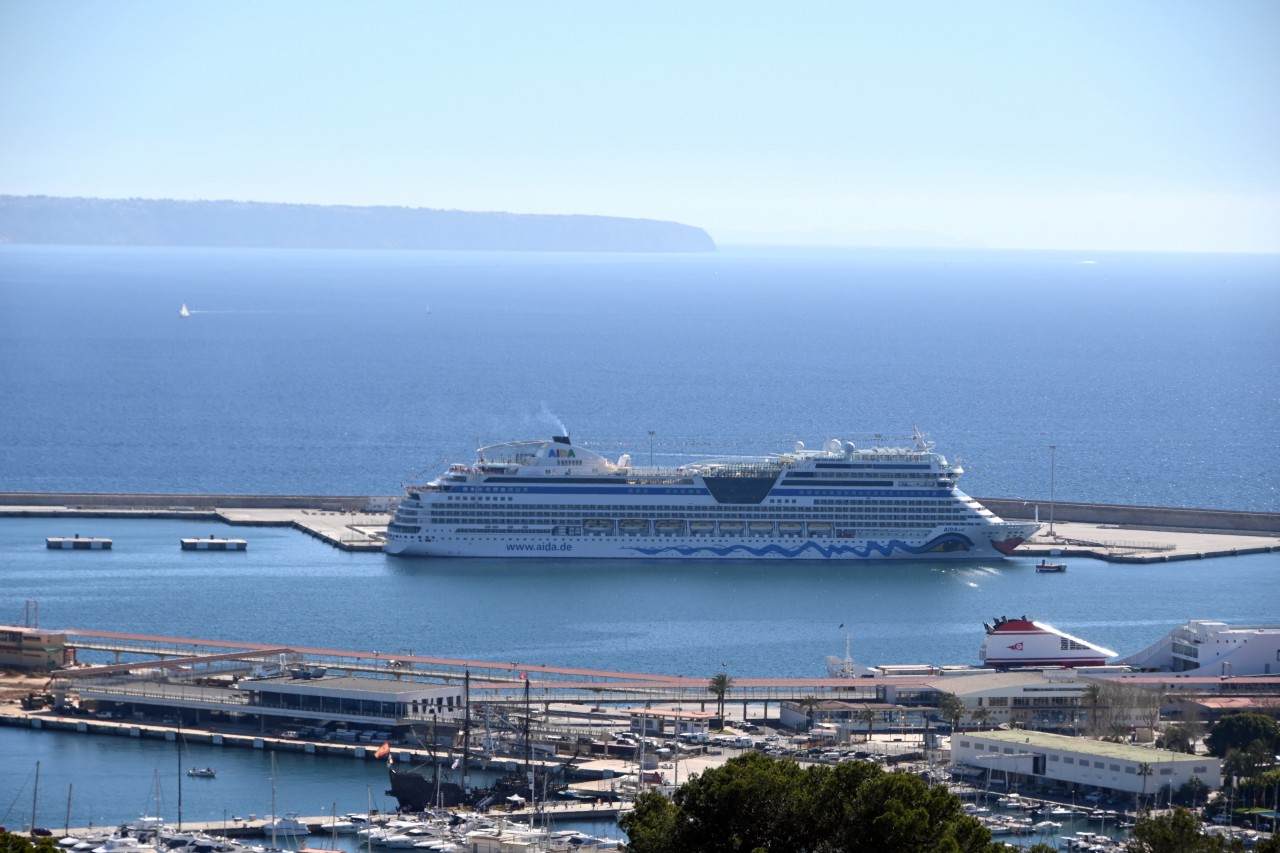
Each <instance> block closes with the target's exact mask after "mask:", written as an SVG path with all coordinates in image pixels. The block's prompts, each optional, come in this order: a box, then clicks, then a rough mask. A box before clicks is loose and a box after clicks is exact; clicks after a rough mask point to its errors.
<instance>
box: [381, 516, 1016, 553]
mask: <svg viewBox="0 0 1280 853" xmlns="http://www.w3.org/2000/svg"><path fill="white" fill-rule="evenodd" d="M1037 529H1038V526H1037V525H1035V524H1027V525H1019V524H1016V523H1006V524H1005V525H1004V526H1001V527H993V528H990V529H986V530H983V531H982V532H981V533H980V534H978V535H975V531H965V532H964V533H957V532H949V531H945V530H935V531H932V532H931V533H930V534H929V535H928V536H925V537H921V538H918V539H897V538H890V539H884V540H879V539H837V538H833V537H820V538H819V537H812V538H805V537H796V536H738V537H726V536H616V535H615V536H588V535H584V536H575V537H572V538H570V537H564V536H560V537H557V536H553V535H551V534H549V533H530V534H496V535H484V534H469V535H453V536H451V535H449V534H439V535H430V534H428V535H427V536H424V537H421V539H420V540H419V541H412V540H410V539H408V538H407V537H406V538H399V539H395V540H389V541H388V542H387V544H386V549H385V550H386V552H387V553H388V554H395V555H400V556H406V557H520V558H528V557H543V558H548V559H578V558H582V559H619V558H637V557H639V558H648V559H663V558H666V559H680V560H688V559H731V560H732V559H777V560H891V559H895V560H936V559H958V560H988V559H999V558H1002V557H1004V556H1005V553H1006V552H1004V551H1002V550H1001V548H1000V547H999V546H998V545H997V544H996V543H1005V542H1008V541H1009V540H1011V539H1018V540H1025V539H1027V538H1030V536H1031V535H1033V534H1034V533H1035V531H1036V530H1037ZM428 539H429V541H426V540H428Z"/></svg>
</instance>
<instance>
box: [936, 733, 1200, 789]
mask: <svg viewBox="0 0 1280 853" xmlns="http://www.w3.org/2000/svg"><path fill="white" fill-rule="evenodd" d="M951 765H952V768H953V769H955V770H960V771H961V773H965V772H968V773H971V774H972V773H974V772H975V771H976V773H979V774H981V775H982V776H983V777H984V778H985V779H987V780H989V781H990V782H991V783H992V784H996V785H1008V786H1010V787H1016V786H1019V785H1033V784H1047V785H1050V786H1063V787H1066V788H1068V789H1069V790H1071V791H1081V792H1088V791H1101V792H1104V793H1107V794H1111V795H1127V796H1130V797H1133V796H1141V795H1144V794H1145V795H1149V796H1150V795H1158V796H1159V800H1158V801H1167V797H1168V794H1169V793H1170V792H1176V791H1178V790H1179V789H1180V788H1182V786H1183V785H1185V784H1187V783H1188V782H1189V781H1191V779H1192V777H1195V778H1198V779H1199V780H1200V781H1201V782H1203V783H1204V784H1205V785H1206V786H1207V787H1208V788H1209V789H1210V790H1217V789H1218V788H1220V787H1221V786H1222V763H1221V761H1219V760H1218V759H1217V758H1214V757H1212V756H1208V755H1188V754H1186V753H1182V752H1171V751H1169V750H1166V749H1151V748H1149V747H1143V746H1134V745H1132V744H1127V743H1110V742H1107V741H1097V740H1089V739H1084V738H1075V737H1065V736H1063V735H1056V734H1049V733H1047V732H1034V731H1024V730H1021V729H1015V730H1012V731H983V732H963V733H957V734H955V735H953V736H952V738H951Z"/></svg>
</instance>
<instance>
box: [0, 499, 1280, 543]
mask: <svg viewBox="0 0 1280 853" xmlns="http://www.w3.org/2000/svg"><path fill="white" fill-rule="evenodd" d="M977 500H978V501H979V502H981V503H982V504H983V505H984V506H986V507H987V508H988V509H990V510H991V511H992V512H994V513H995V514H996V515H999V516H1001V517H1003V518H1035V517H1039V519H1040V520H1041V521H1042V522H1047V521H1048V520H1049V517H1050V515H1051V514H1052V516H1053V518H1054V519H1055V520H1057V521H1076V522H1081V523H1085V524H1115V525H1128V526H1134V527H1143V528H1153V527H1154V528H1163V527H1167V528H1174V529H1182V530H1196V529H1202V530H1229V531H1233V532H1238V533H1247V532H1253V533H1278V532H1280V512H1246V511H1242V510H1218V509H1193V508H1184V507H1155V506H1126V505H1122V504H1097V503H1073V502H1063V501H1058V502H1056V503H1054V504H1053V505H1052V511H1051V509H1050V504H1049V502H1048V501H1037V500H1023V499H1020V498H977ZM398 502H399V497H392V496H376V495H375V496H369V495H230V494H221V495H197V494H95V493H83V492H0V515H42V514H45V513H51V512H54V511H67V510H71V511H75V512H78V513H81V514H84V515H86V516H90V517H92V516H94V515H98V516H99V517H119V516H138V515H144V516H147V517H155V518H190V517H191V516H192V515H193V514H200V513H204V514H205V515H206V516H207V517H208V518H211V519H214V518H217V519H222V520H225V517H224V516H221V515H219V514H218V512H217V510H219V509H308V510H317V511H325V512H367V513H386V512H390V511H391V510H392V509H394V507H395V505H396V504H397V503H398ZM231 523H240V524H244V523H248V522H245V521H234V522H231Z"/></svg>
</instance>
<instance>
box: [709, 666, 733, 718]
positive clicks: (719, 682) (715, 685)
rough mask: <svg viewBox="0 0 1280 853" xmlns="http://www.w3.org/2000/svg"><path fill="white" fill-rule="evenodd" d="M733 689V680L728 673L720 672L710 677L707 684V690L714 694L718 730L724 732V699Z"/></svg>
mask: <svg viewBox="0 0 1280 853" xmlns="http://www.w3.org/2000/svg"><path fill="white" fill-rule="evenodd" d="M732 689H733V679H732V678H730V677H729V674H728V673H725V672H721V673H718V674H716V675H713V676H712V677H711V681H710V682H708V683H707V690H709V691H711V692H712V693H714V694H715V697H716V709H717V712H718V713H719V715H720V730H721V731H724V697H726V696H728V695H729V691H730V690H732Z"/></svg>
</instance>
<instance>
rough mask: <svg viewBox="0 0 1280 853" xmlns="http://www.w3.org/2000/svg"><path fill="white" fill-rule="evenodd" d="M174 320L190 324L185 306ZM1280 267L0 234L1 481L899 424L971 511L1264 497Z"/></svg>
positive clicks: (317, 467) (359, 476)
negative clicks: (949, 469)
mask: <svg viewBox="0 0 1280 853" xmlns="http://www.w3.org/2000/svg"><path fill="white" fill-rule="evenodd" d="M184 302H185V303H186V304H187V305H188V306H189V307H190V309H191V311H192V312H193V314H192V316H191V317H190V318H187V319H185V320H184V319H181V318H179V316H178V313H177V312H178V307H179V306H180V305H181V304H182V303H184ZM1278 321H1280V256H1275V255H1255V256H1232V255H1143V254H1106V255H1085V254H1070V253H1051V252H1040V253H1028V252H983V251H964V252H960V251H954V252H947V251H932V252H930V251H916V252H901V251H871V250H863V251H855V250H825V251H820V250H772V251H770V250H745V249H744V250H725V251H720V252H716V253H711V254H699V255H595V254H521V253H511V254H499V253H450V252H375V251H278V250H261V251H252V250H230V249H217V250H204V249H142V248H66V247H24V246H8V247H0V367H2V369H0V401H2V402H0V435H3V436H4V437H5V440H4V441H3V442H0V490H26V489H39V490H50V491H58V490H77V491H108V492H110V491H194V492H205V491H209V492H251V493H252V492H263V493H274V494H288V493H343V494H379V495H386V494H398V492H399V486H400V484H401V483H402V482H403V481H405V480H408V479H414V478H415V477H416V476H417V475H418V474H419V473H421V472H431V473H434V472H435V470H436V469H437V468H438V467H439V466H440V465H441V464H443V463H445V462H446V461H454V460H458V459H465V460H469V459H471V458H472V451H473V450H474V447H475V442H476V441H477V440H481V441H485V442H493V441H503V440H509V439H514V438H523V437H533V436H542V435H545V434H548V433H549V432H551V431H555V430H558V429H559V428H560V426H561V425H564V426H567V427H568V428H569V429H570V430H571V432H572V435H573V437H574V438H575V440H578V441H580V442H583V443H589V444H592V445H594V446H596V447H597V448H603V449H606V450H609V451H610V452H611V453H612V451H613V450H614V449H616V450H617V452H619V453H621V452H624V451H629V452H631V453H633V455H636V456H637V457H638V458H643V457H644V456H647V454H648V449H649V446H648V434H647V433H648V431H649V430H653V431H654V448H655V454H656V455H658V456H659V457H661V458H663V459H667V460H678V459H686V458H689V457H691V456H694V455H698V454H709V453H714V454H722V453H763V452H771V451H775V450H780V449H784V448H789V447H790V446H791V445H792V444H793V443H794V442H795V441H796V440H798V439H799V440H804V441H806V442H808V443H810V444H811V445H812V444H813V443H814V442H816V441H819V440H821V439H822V438H824V437H831V436H838V437H841V438H845V439H849V438H853V439H855V440H856V439H862V440H866V441H868V442H870V443H876V442H875V439H874V438H873V437H874V436H875V435H877V434H882V435H884V436H886V437H902V436H906V435H908V434H909V433H910V431H911V428H912V427H913V425H918V426H919V427H920V428H921V429H923V430H925V431H926V432H928V433H929V434H930V435H931V436H932V437H933V438H934V439H935V440H936V441H937V443H938V449H939V450H941V451H942V452H943V453H946V454H948V455H950V456H952V457H960V458H961V459H962V460H963V461H964V462H965V464H966V468H967V469H968V474H967V476H966V477H965V478H964V479H963V480H962V481H961V485H962V486H963V487H964V488H965V489H966V490H967V491H968V492H970V494H975V495H979V496H992V497H1030V498H1038V499H1046V498H1047V497H1048V492H1049V479H1050V478H1049V469H1050V453H1049V451H1048V446H1049V445H1050V444H1056V446H1057V448H1058V449H1057V451H1056V454H1055V463H1054V467H1055V471H1056V496H1057V497H1058V498H1059V499H1062V500H1088V501H1100V502H1111V503H1136V504H1160V505H1175V506H1197V507H1221V508H1234V509H1253V510H1273V511H1274V510H1277V509H1280V495H1278V493H1277V488H1280V459H1278V458H1277V455H1276V454H1275V453H1273V452H1271V451H1272V449H1273V448H1274V447H1276V446H1277V444H1278V442H1277V438H1280V334H1277V332H1276V329H1277V326H1278Z"/></svg>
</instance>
